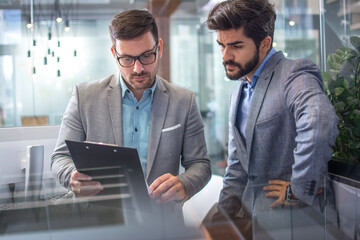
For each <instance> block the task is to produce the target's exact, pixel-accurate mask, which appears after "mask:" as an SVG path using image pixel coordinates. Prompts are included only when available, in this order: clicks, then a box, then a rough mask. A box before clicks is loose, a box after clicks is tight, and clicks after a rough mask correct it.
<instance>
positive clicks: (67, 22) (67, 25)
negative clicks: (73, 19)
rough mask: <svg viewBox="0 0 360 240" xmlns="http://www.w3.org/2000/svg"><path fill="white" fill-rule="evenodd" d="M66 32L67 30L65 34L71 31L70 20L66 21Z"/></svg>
mask: <svg viewBox="0 0 360 240" xmlns="http://www.w3.org/2000/svg"><path fill="white" fill-rule="evenodd" d="M64 30H65V32H69V31H70V30H71V28H70V25H69V20H66V21H65V29H64Z"/></svg>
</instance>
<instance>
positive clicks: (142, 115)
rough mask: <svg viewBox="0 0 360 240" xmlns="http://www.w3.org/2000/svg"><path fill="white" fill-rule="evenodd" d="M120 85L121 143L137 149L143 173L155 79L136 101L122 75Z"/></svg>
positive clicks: (144, 170)
mask: <svg viewBox="0 0 360 240" xmlns="http://www.w3.org/2000/svg"><path fill="white" fill-rule="evenodd" d="M120 85H121V89H122V93H121V96H122V106H121V107H122V123H123V144H124V147H131V148H136V149H137V150H138V153H139V157H140V162H141V167H142V170H143V172H144V175H145V174H146V163H147V161H146V159H147V152H148V142H149V133H150V120H151V109H152V102H153V97H154V92H155V89H156V85H157V80H155V83H154V85H153V86H152V87H151V88H148V89H146V90H145V91H144V93H143V96H142V98H141V99H140V101H137V99H136V98H135V96H134V94H133V93H132V92H131V91H130V89H129V88H128V87H127V86H126V84H125V82H124V80H123V79H122V77H120Z"/></svg>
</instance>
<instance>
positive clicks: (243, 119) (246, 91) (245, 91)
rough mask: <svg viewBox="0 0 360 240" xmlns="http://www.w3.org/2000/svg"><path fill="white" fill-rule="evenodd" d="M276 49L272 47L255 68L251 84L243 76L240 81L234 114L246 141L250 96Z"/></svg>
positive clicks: (237, 125)
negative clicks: (239, 94) (238, 98)
mask: <svg viewBox="0 0 360 240" xmlns="http://www.w3.org/2000/svg"><path fill="white" fill-rule="evenodd" d="M276 52H277V51H276V50H275V49H274V48H272V49H271V50H270V52H269V53H268V55H266V57H265V58H264V60H263V61H262V63H261V64H260V66H259V67H258V68H257V69H256V71H255V73H254V75H253V76H252V78H251V84H250V83H249V82H248V81H247V80H246V77H245V76H244V77H243V78H242V79H244V80H246V82H245V81H244V80H242V79H240V80H241V81H244V82H245V83H244V84H243V88H242V92H241V97H240V100H239V105H238V110H237V114H236V127H237V128H238V130H239V131H240V135H241V137H242V139H243V141H244V142H245V143H246V137H245V128H246V123H247V118H248V115H249V109H250V104H251V98H252V95H253V93H254V91H255V86H256V83H257V80H258V79H259V76H260V73H261V71H262V69H263V68H264V66H265V64H266V63H267V61H268V60H269V59H270V58H271V56H272V55H274V54H275V53H276Z"/></svg>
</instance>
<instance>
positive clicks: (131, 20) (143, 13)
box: [109, 9, 159, 45]
mask: <svg viewBox="0 0 360 240" xmlns="http://www.w3.org/2000/svg"><path fill="white" fill-rule="evenodd" d="M149 31H150V32H151V33H152V35H153V36H154V40H155V41H157V40H158V38H159V35H158V27H157V25H156V21H155V18H154V16H153V15H152V14H151V13H150V12H149V11H148V10H146V9H144V10H138V9H133V10H128V11H125V12H122V13H119V14H117V15H116V16H115V17H114V18H113V19H112V20H111V21H110V24H109V32H110V38H111V41H112V43H113V45H115V42H116V40H129V39H134V38H136V37H140V36H141V35H143V34H145V33H147V32H149Z"/></svg>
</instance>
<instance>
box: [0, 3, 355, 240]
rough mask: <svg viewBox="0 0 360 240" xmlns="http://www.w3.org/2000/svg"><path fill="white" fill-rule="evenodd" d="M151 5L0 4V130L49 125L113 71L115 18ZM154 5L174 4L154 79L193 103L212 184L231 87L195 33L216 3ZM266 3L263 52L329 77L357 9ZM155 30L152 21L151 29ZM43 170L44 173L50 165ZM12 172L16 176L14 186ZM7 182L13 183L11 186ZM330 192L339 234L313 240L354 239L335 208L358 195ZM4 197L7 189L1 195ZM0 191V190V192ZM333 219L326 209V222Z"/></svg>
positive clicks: (222, 162) (219, 169)
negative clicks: (270, 16)
mask: <svg viewBox="0 0 360 240" xmlns="http://www.w3.org/2000/svg"><path fill="white" fill-rule="evenodd" d="M154 2H155V3H156V2H158V3H159V2H161V1H156V0H152V1H151V0H148V1H147V0H91V1H86V0H73V1H71V0H54V1H52V0H46V1H40V0H38V1H36V0H22V1H18V0H8V1H0V127H1V128H4V129H5V128H6V129H10V128H12V127H16V128H18V127H21V126H29V125H59V124H60V123H61V118H62V115H63V113H64V110H65V108H66V105H67V103H68V101H69V98H70V96H71V93H72V90H73V87H74V85H75V84H77V83H80V82H84V81H92V80H97V79H100V78H103V77H106V76H108V75H110V74H112V73H113V72H116V71H117V66H116V64H115V62H114V60H113V57H112V55H111V52H110V47H111V41H110V39H109V34H108V23H109V21H110V20H111V18H112V17H113V16H114V15H116V14H117V13H119V12H121V11H123V10H127V9H133V8H139V9H142V8H149V6H150V5H151V3H154ZM162 2H163V6H162V5H161V4H160V12H161V10H162V11H163V12H164V11H165V10H164V9H166V8H167V7H168V5H169V4H170V3H173V2H177V5H176V7H175V8H174V9H173V11H172V12H171V14H169V16H167V18H166V19H165V21H167V23H168V31H166V29H165V31H164V28H162V29H160V30H161V31H160V36H161V37H163V38H164V40H165V42H164V44H165V48H168V49H169V58H166V59H162V61H166V62H167V63H168V65H169V69H168V72H169V75H168V76H163V77H166V78H167V79H168V80H169V81H171V82H172V83H174V84H177V85H181V86H184V87H186V88H189V89H191V90H193V91H194V92H195V93H196V96H197V101H198V105H199V107H200V111H201V115H202V117H203V121H204V125H205V137H206V141H207V145H208V151H209V155H210V158H211V162H212V170H213V173H214V174H217V175H220V176H223V174H224V172H225V168H226V159H227V140H228V110H229V109H228V107H229V99H230V94H231V92H232V90H233V89H234V86H236V85H237V84H238V82H236V81H230V80H228V79H227V78H226V76H225V72H224V67H223V65H222V55H221V52H220V48H219V46H218V44H217V43H216V33H214V32H211V31H209V30H208V29H207V28H206V25H205V23H204V22H205V20H206V17H207V14H208V11H209V10H210V9H211V7H212V6H214V4H216V3H217V2H219V0H182V1H162ZM271 2H273V3H274V5H275V8H276V10H277V20H276V27H275V34H274V43H273V47H274V48H275V49H276V50H281V51H283V53H284V55H285V56H287V57H288V58H292V59H296V58H309V59H311V60H313V61H314V62H315V63H316V64H318V65H319V66H320V68H321V70H322V71H328V69H329V67H328V65H327V61H326V60H327V56H328V54H329V53H332V52H335V51H336V49H337V48H339V47H341V46H342V45H345V46H349V44H350V40H349V39H350V36H359V35H360V3H359V1H358V0H318V1H314V0H271ZM150 9H151V8H150ZM59 17H61V19H62V20H60V18H59ZM162 20H163V19H161V18H159V21H162ZM165 34H167V36H166V35H165ZM161 76H162V75H161ZM26 130H29V129H26ZM30 130H31V129H30ZM56 131H58V130H57V129H56V130H54V133H53V134H52V135H51V136H45V137H44V139H47V140H49V139H50V140H49V142H50V143H49V144H48V145H51V146H53V145H54V143H55V141H56V139H55V138H56ZM18 132H22V131H20V130H19V131H18ZM2 133H3V132H2ZM35 135H36V134H35ZM0 137H1V136H0ZM2 137H3V138H4V136H2ZM21 140H22V141H24V139H21ZM26 140H27V141H30V139H26ZM6 141H9V142H6V143H3V144H2V145H1V147H0V148H1V149H0V156H3V157H2V158H0V160H2V161H4V164H5V160H6V161H7V162H11V161H12V160H13V161H14V162H16V164H15V165H16V166H14V169H15V168H16V169H18V168H19V166H20V165H21V163H20V161H21V159H22V155H24V154H25V153H23V152H22V150H21V151H20V150H18V149H15V148H12V149H10V150H9V147H8V146H10V145H11V144H12V143H13V142H14V140H11V139H10V140H6ZM25 143H26V144H28V142H23V144H25ZM36 143H38V142H36ZM46 146H47V145H45V147H46ZM23 150H24V149H23ZM51 150H52V149H51ZM10 151H12V152H11V154H9V152H10ZM46 151H47V152H46ZM50 152H51V151H50V150H49V148H46V149H45V155H46V156H47V157H48V155H49V154H50ZM46 156H45V158H46ZM7 158H9V159H7ZM10 158H11V159H10ZM12 158H13V159H12ZM8 160H9V161H8ZM45 161H47V163H46V164H45V166H46V168H47V169H46V171H48V166H49V161H50V159H49V158H47V159H46V160H45ZM0 170H1V169H0ZM2 171H3V173H5V172H4V170H2ZM21 171H22V170H21ZM21 171H20V170H18V172H16V173H17V174H19V175H21V176H20V178H21V179H22V178H24V176H23V173H19V172H21ZM0 172H1V171H0ZM9 174H12V173H9ZM49 174H50V173H49ZM4 176H5V178H2V179H3V182H5V181H7V179H8V178H7V176H6V174H4ZM20 178H19V179H20ZM49 178H50V177H49ZM16 181H20V180H18V178H17V180H16ZM48 181H50V182H51V181H53V179H50V180H48ZM351 181H352V180H351ZM20 182H21V181H20ZM336 182H337V181H334V180H333V179H332V180H331V181H330V183H331V184H334V185H335V186H334V190H335V191H336V193H335V195H336V197H337V199H339V198H338V197H339V196H340V195H339V194H341V196H343V195H342V192H347V193H351V194H350V195H351V196H350V198H351V201H350V202H349V201H348V200H347V199H344V198H341V201H342V203H340V204H339V202H337V203H336V204H334V203H331V204H333V205H336V208H337V209H338V212H337V214H339V215H340V216H338V219H340V220H343V221H342V222H341V223H340V224H339V222H338V223H336V222H335V223H334V222H331V224H330V225H329V226H328V225H327V220H326V219H323V218H322V219H320V220H319V219H318V220H319V221H318V222H317V224H319V226H321V227H322V228H323V229H320V230H324V231H326V232H324V235H323V236H322V238H325V239H340V238H338V237H337V236H338V235H336V234H337V233H336V234H333V232H332V231H333V230H329V229H331V227H333V226H334V225H338V226H339V225H340V226H341V227H344V229H342V230H343V232H344V235H342V237H344V238H343V239H348V238H349V239H351V238H352V235H351V234H353V233H354V231H355V234H356V233H358V232H359V230H358V229H359V228H358V219H359V213H357V212H356V211H355V212H354V211H349V210H348V209H347V208H345V205H346V204H347V203H349V204H351V206H356V202H358V196H359V194H358V191H357V190H356V189H358V187H357V188H356V189H355V190H354V189H353V188H352V187H353V186H354V185H355V186H359V183H358V182H355V183H354V184H353V185H351V186H352V187H351V188H349V187H348V186H346V187H343V186H342V185H336ZM7 184H9V189H10V186H13V188H14V189H15V193H16V191H18V192H21V191H22V187H19V186H21V183H19V184H18V183H13V182H12V183H7ZM52 184H55V183H52V182H51V184H50V188H52ZM5 188H6V190H7V189H8V187H7V186H6V187H5ZM0 189H3V188H2V186H0ZM14 189H13V190H14ZM17 189H18V190H17ZM10 190H11V189H10ZM61 191H63V189H61V190H59V192H61ZM18 194H19V193H18ZM9 195H10V193H9ZM1 196H4V194H3V195H1ZM51 197H53V196H51ZM6 199H10V198H6ZM12 200H14V197H12ZM353 203H354V204H353ZM333 214H334V213H333V209H331V210H330V212H329V216H330V215H333ZM335 214H336V213H335ZM325 215H326V214H325ZM314 219H315V218H314ZM314 219H313V220H314ZM332 219H333V218H332ZM354 219H355V220H354ZM354 223H355V224H357V225H356V226H355V224H354ZM314 224H316V223H314ZM341 224H343V225H341ZM306 226H308V225H306ZM302 227H303V226H302ZM299 229H300V230H301V228H299ZM0 230H1V228H0ZM334 231H335V230H334ZM356 231H357V232H356ZM345 235H346V236H345Z"/></svg>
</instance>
